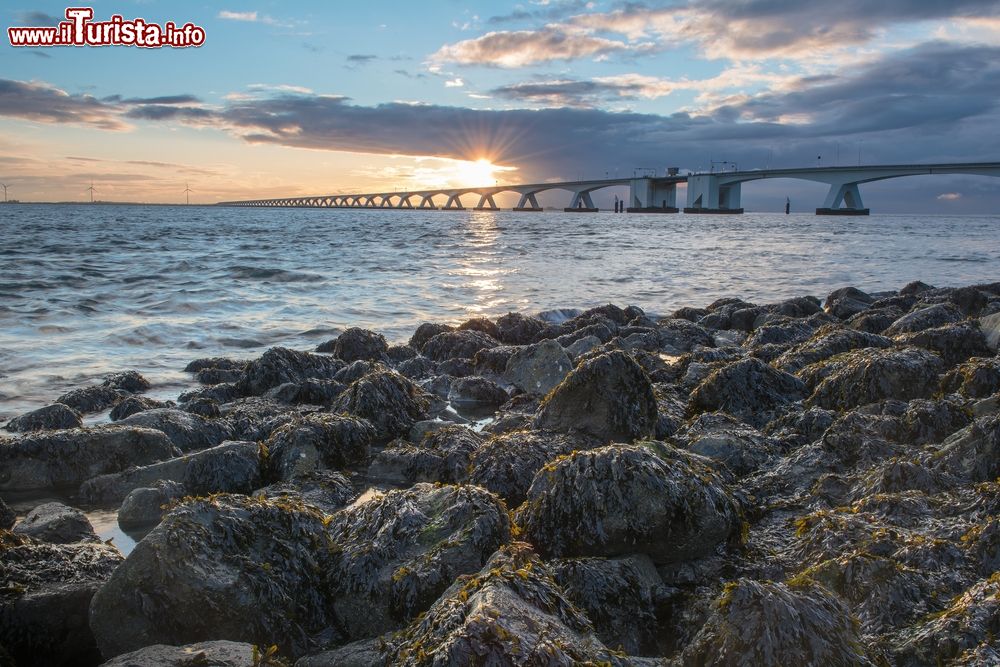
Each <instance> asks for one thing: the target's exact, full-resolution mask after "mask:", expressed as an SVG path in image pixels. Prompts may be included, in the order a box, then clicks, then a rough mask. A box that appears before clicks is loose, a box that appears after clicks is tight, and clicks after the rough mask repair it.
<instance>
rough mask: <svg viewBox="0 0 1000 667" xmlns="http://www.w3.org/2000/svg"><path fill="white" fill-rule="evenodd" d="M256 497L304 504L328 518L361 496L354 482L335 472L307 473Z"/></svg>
mask: <svg viewBox="0 0 1000 667" xmlns="http://www.w3.org/2000/svg"><path fill="white" fill-rule="evenodd" d="M255 493H257V494H260V495H263V496H264V497H265V498H271V499H275V500H291V501H293V502H303V503H305V504H307V505H312V506H313V507H315V508H316V509H318V510H320V511H321V512H324V513H326V514H332V513H334V512H336V511H337V510H339V509H341V508H343V507H344V506H345V505H347V504H348V503H350V502H351V501H352V500H354V499H355V497H356V496H357V495H358V494H357V492H356V491H355V490H354V486H353V485H352V484H351V480H349V479H347V477H346V476H345V475H344V474H343V473H340V472H336V471H333V470H315V471H313V472H308V473H303V474H300V475H298V476H296V477H295V478H293V479H291V480H289V481H287V482H277V483H275V484H271V485H268V486H265V487H264V488H262V489H258V490H257V491H256V492H255Z"/></svg>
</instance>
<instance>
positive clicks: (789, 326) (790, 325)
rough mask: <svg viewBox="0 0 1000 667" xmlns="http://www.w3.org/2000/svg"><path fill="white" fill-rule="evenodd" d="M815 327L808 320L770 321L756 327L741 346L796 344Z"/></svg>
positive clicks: (758, 346)
mask: <svg viewBox="0 0 1000 667" xmlns="http://www.w3.org/2000/svg"><path fill="white" fill-rule="evenodd" d="M815 331H816V327H814V326H812V325H811V324H810V322H809V321H808V320H786V321H778V322H772V323H770V324H765V325H764V326H760V327H757V329H755V330H754V332H753V333H752V334H750V337H749V338H747V339H746V342H744V343H743V347H745V348H747V349H750V350H753V349H755V348H760V347H763V346H765V345H797V344H799V343H804V342H805V341H807V340H809V338H810V337H812V335H813V333H814V332H815Z"/></svg>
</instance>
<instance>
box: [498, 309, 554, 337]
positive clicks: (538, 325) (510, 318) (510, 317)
mask: <svg viewBox="0 0 1000 667" xmlns="http://www.w3.org/2000/svg"><path fill="white" fill-rule="evenodd" d="M496 325H497V333H498V336H497V338H498V339H499V341H500V342H501V343H504V344H505V345H527V344H528V343H531V342H533V341H534V340H535V339H536V338H537V337H538V334H540V333H541V332H542V329H544V328H545V322H543V321H541V320H540V319H538V318H537V317H531V316H530V315H522V314H520V313H507V314H506V315H502V316H500V317H498V318H497V322H496Z"/></svg>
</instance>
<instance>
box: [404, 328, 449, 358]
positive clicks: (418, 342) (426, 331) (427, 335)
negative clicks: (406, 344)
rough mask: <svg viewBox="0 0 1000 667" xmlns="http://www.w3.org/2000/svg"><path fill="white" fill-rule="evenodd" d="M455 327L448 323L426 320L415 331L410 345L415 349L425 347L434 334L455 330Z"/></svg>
mask: <svg viewBox="0 0 1000 667" xmlns="http://www.w3.org/2000/svg"><path fill="white" fill-rule="evenodd" d="M454 330H455V327H450V326H448V325H447V324H434V323H431V322H424V323H423V324H421V325H420V326H419V327H417V330H416V331H414V332H413V335H412V336H411V337H410V347H412V348H413V349H414V350H418V351H419V350H422V349H424V344H425V343H426V342H427V341H429V340H430V339H431V338H434V336H437V335H438V334H441V333H445V332H448V331H454Z"/></svg>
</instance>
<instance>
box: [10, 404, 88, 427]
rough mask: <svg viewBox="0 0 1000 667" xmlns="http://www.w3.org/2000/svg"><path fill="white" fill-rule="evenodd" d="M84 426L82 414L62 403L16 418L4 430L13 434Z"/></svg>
mask: <svg viewBox="0 0 1000 667" xmlns="http://www.w3.org/2000/svg"><path fill="white" fill-rule="evenodd" d="M80 426H83V418H82V417H81V416H80V413H79V412H77V411H76V410H74V409H73V408H71V407H69V406H68V405H63V404H62V403H53V404H52V405H46V406H45V407H44V408H38V409H37V410H32V411H31V412H28V413H25V414H23V415H20V416H19V417H14V418H13V419H11V420H10V421H9V422H7V424H6V425H5V426H4V430H7V431H11V432H12V433H27V432H29V431H46V430H56V429H66V428H78V427H80Z"/></svg>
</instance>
